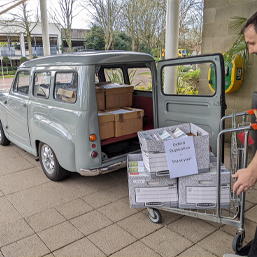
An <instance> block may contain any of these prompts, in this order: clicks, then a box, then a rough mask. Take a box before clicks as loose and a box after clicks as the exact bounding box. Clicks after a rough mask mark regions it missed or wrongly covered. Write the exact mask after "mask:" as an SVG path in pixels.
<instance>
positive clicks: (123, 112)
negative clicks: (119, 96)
mask: <svg viewBox="0 0 257 257" xmlns="http://www.w3.org/2000/svg"><path fill="white" fill-rule="evenodd" d="M105 113H110V114H113V115H114V127H115V129H114V131H115V132H114V133H115V137H120V136H125V135H129V134H133V133H137V132H138V131H140V130H142V129H143V116H144V110H142V109H135V108H129V107H124V108H122V109H111V110H106V111H105Z"/></svg>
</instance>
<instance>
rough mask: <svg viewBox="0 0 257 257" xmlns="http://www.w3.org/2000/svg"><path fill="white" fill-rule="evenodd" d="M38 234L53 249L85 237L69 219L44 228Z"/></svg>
mask: <svg viewBox="0 0 257 257" xmlns="http://www.w3.org/2000/svg"><path fill="white" fill-rule="evenodd" d="M38 235H39V237H40V238H41V239H42V241H43V242H44V243H45V244H46V245H47V247H48V248H49V249H50V250H51V251H55V250H57V249H59V248H61V247H64V246H65V245H67V244H70V243H73V242H75V241H77V240H78V239H80V238H82V237H84V235H83V234H82V233H81V232H80V231H79V230H78V229H77V228H75V227H74V226H73V225H72V224H71V223H70V222H69V221H66V222H64V223H61V224H58V225H56V226H53V227H51V228H48V229H46V230H43V231H41V232H39V233H38Z"/></svg>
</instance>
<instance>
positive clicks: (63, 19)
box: [50, 0, 80, 52]
mask: <svg viewBox="0 0 257 257" xmlns="http://www.w3.org/2000/svg"><path fill="white" fill-rule="evenodd" d="M75 2H77V0H58V4H59V8H60V11H59V10H58V9H57V8H51V14H50V16H51V19H52V20H53V22H54V23H55V25H56V27H57V28H58V30H59V31H60V32H61V33H62V31H63V33H62V37H63V38H65V41H66V42H67V45H68V49H69V52H71V51H72V42H71V26H72V20H73V18H74V17H75V16H77V15H78V14H79V12H80V11H77V7H76V6H75ZM63 34H64V35H63Z"/></svg>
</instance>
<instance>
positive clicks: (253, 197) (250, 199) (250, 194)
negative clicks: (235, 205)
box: [245, 189, 257, 204]
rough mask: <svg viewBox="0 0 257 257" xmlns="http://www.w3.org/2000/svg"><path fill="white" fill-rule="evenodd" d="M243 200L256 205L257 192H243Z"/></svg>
mask: <svg viewBox="0 0 257 257" xmlns="http://www.w3.org/2000/svg"><path fill="white" fill-rule="evenodd" d="M245 199H246V200H247V201H248V202H250V203H254V204H257V190H255V189H252V190H248V191H246V192H245Z"/></svg>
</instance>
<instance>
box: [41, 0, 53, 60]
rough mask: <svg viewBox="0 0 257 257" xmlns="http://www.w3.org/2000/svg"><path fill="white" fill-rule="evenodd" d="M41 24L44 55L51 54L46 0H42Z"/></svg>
mask: <svg viewBox="0 0 257 257" xmlns="http://www.w3.org/2000/svg"><path fill="white" fill-rule="evenodd" d="M40 11H41V26H42V39H43V50H44V55H45V56H46V55H50V54H51V53H50V43H49V33H48V21H47V8H46V0H40Z"/></svg>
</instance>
